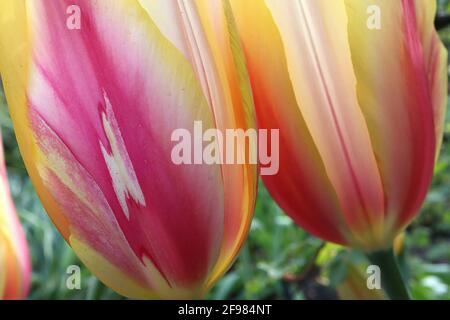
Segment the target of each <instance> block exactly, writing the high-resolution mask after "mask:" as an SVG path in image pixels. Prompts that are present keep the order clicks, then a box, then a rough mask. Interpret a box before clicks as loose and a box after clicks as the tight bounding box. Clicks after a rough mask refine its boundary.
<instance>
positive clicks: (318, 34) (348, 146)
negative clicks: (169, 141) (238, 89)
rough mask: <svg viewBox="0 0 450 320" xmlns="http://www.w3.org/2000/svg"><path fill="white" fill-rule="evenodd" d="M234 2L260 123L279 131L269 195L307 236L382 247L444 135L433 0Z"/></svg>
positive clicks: (398, 227)
mask: <svg viewBox="0 0 450 320" xmlns="http://www.w3.org/2000/svg"><path fill="white" fill-rule="evenodd" d="M231 5H232V9H233V12H234V15H235V19H236V23H237V25H238V30H239V33H240V37H241V41H242V43H243V47H244V51H245V55H246V60H247V64H248V69H249V75H250V79H251V83H252V89H253V95H254V100H255V105H256V113H257V120H258V125H259V126H260V127H261V128H266V129H267V128H280V171H279V174H278V175H275V176H265V177H264V182H265V185H266V186H267V188H268V190H269V192H270V193H271V195H272V196H273V198H274V199H275V200H276V201H277V203H278V204H279V205H280V206H281V207H282V208H283V209H284V210H285V211H286V212H287V214H288V215H290V216H291V217H292V218H293V219H294V220H295V221H296V222H297V223H298V224H299V225H300V226H302V227H303V228H304V229H306V230H307V231H309V232H311V233H312V234H313V235H316V236H318V237H320V238H322V239H324V240H327V241H331V242H335V243H338V244H343V245H346V246H350V247H352V248H357V249H362V250H364V251H365V252H369V253H372V252H378V251H386V249H387V248H390V247H391V246H392V243H393V240H394V239H395V237H396V235H398V234H399V233H401V232H402V230H404V229H405V228H406V227H407V226H408V224H409V223H410V222H411V220H412V219H413V218H414V217H415V216H416V214H417V213H418V211H419V209H420V207H421V205H422V203H423V201H424V198H425V196H426V193H427V190H428V188H429V185H430V182H431V179H432V175H433V167H434V164H435V160H436V157H437V154H438V151H439V148H440V143H441V139H442V135H443V126H444V114H445V106H446V97H447V52H446V50H445V48H444V46H443V45H442V43H441V42H440V40H439V37H438V35H437V33H436V31H435V29H434V26H433V21H434V16H435V13H436V1H429V0H415V1H414V0H411V1H410V0H402V1H392V0H380V1H376V2H374V1H369V0H339V1H328V0H299V1H291V0H247V1H240V0H231ZM386 255H387V254H385V256H386ZM392 256H393V255H391V257H392Z"/></svg>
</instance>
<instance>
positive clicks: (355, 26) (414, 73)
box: [345, 0, 447, 240]
mask: <svg viewBox="0 0 450 320" xmlns="http://www.w3.org/2000/svg"><path fill="white" fill-rule="evenodd" d="M345 2H346V6H347V13H348V16H349V23H350V24H349V27H348V29H349V41H350V47H351V52H352V57H353V65H354V70H355V74H356V78H357V90H358V99H359V103H360V106H361V109H362V111H363V113H364V116H365V119H366V121H367V124H368V128H369V131H370V136H371V140H372V144H373V148H374V153H375V155H376V157H377V160H378V165H379V168H380V172H381V177H382V181H383V186H384V190H385V194H386V195H387V199H386V200H387V201H386V209H385V210H386V216H387V221H386V223H385V231H384V233H385V235H386V238H391V239H390V240H393V237H394V236H395V233H396V230H398V229H399V228H402V227H403V226H404V225H406V224H407V223H408V222H409V221H410V219H411V218H412V217H413V216H414V215H415V214H417V211H418V209H419V207H420V205H421V204H422V202H423V199H424V197H425V194H426V192H427V190H428V187H429V184H430V181H431V177H432V173H433V165H434V161H435V157H436V141H440V139H441V137H440V135H441V132H442V121H443V114H444V112H443V107H444V104H445V103H444V101H445V96H446V93H445V89H444V87H445V84H446V80H445V79H446V77H447V76H446V71H445V67H444V61H445V60H446V54H445V51H444V49H443V48H442V45H441V44H440V43H439V41H438V39H437V38H436V34H435V31H434V28H433V16H434V14H435V1H426V4H425V2H424V1H418V2H413V1H388V0H385V1H379V2H377V5H378V6H379V8H380V11H381V14H382V23H383V25H382V27H381V29H380V30H370V29H368V28H367V27H366V23H367V15H364V14H363V13H364V12H366V10H367V6H368V5H369V4H371V2H370V1H355V0H346V1H345ZM416 6H417V7H416ZM421 6H425V7H424V8H422V9H426V10H419V8H418V7H421ZM427 39H428V40H427ZM424 41H426V42H424ZM380 70H386V72H388V74H386V72H380ZM437 79H439V80H437ZM433 110H434V111H433ZM389 235H390V236H389Z"/></svg>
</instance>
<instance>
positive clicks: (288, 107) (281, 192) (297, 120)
mask: <svg viewBox="0 0 450 320" xmlns="http://www.w3.org/2000/svg"><path fill="white" fill-rule="evenodd" d="M231 5H232V8H233V12H234V14H235V18H236V22H237V25H238V29H239V33H240V36H241V38H242V43H243V46H244V51H245V54H246V60H247V64H248V69H249V73H250V79H251V82H252V86H253V95H254V99H255V105H256V108H257V114H258V124H259V126H260V128H265V129H280V166H279V168H280V171H279V172H278V174H277V175H274V176H264V177H263V179H264V182H265V184H266V186H267V187H268V189H269V191H270V192H271V195H272V196H273V197H274V198H275V199H276V200H277V202H278V203H279V204H280V205H281V207H282V208H283V209H285V210H286V211H287V212H288V213H289V214H290V215H291V217H293V218H294V219H295V220H296V221H297V222H298V223H299V224H301V225H303V226H304V227H305V228H306V229H307V230H309V231H310V232H312V233H313V234H315V235H318V236H321V237H324V238H326V239H328V240H330V241H335V242H339V243H345V242H346V241H347V240H346V238H347V237H348V235H347V234H348V232H347V229H346V226H345V223H344V222H343V221H342V219H341V218H340V217H341V209H340V207H339V203H338V201H337V197H336V194H335V192H334V190H333V188H332V186H331V183H330V180H329V178H328V177H327V175H326V174H325V170H324V167H323V162H322V160H321V158H320V155H319V154H318V151H317V148H316V146H315V144H314V142H313V140H312V138H311V135H310V133H309V130H308V128H307V126H306V123H305V121H304V119H303V117H302V115H301V113H300V110H299V108H298V105H297V101H296V98H295V95H294V91H293V87H292V83H291V80H290V78H289V73H288V66H287V61H286V58H285V53H284V47H283V43H282V39H281V36H280V34H279V31H278V30H277V27H276V24H275V21H274V20H273V17H272V15H271V13H270V11H269V8H268V7H267V6H266V4H265V3H264V2H262V1H258V0H250V1H246V2H241V1H231ZM274 84H276V85H274ZM298 137H302V138H301V139H298ZM299 181H305V182H307V183H299ZM330 230H331V231H330Z"/></svg>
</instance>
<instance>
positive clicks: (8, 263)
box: [0, 134, 31, 300]
mask: <svg viewBox="0 0 450 320" xmlns="http://www.w3.org/2000/svg"><path fill="white" fill-rule="evenodd" d="M30 278H31V267H30V257H29V253H28V247H27V242H26V239H25V234H24V233H23V230H22V227H21V225H20V222H19V218H18V217H17V215H16V210H15V208H14V204H13V201H12V199H11V194H10V191H9V186H8V178H7V176H6V168H5V163H4V158H3V146H2V144H1V134H0V300H17V299H25V298H26V297H27V295H28V289H29V285H30Z"/></svg>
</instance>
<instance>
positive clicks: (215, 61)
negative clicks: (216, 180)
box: [182, 0, 257, 286]
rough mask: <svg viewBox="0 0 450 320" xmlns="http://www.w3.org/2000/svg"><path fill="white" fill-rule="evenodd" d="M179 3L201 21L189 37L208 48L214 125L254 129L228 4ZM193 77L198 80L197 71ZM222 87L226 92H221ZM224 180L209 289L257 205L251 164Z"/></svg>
mask: <svg viewBox="0 0 450 320" xmlns="http://www.w3.org/2000/svg"><path fill="white" fill-rule="evenodd" d="M182 2H184V5H185V6H184V8H185V10H186V11H187V12H190V13H191V15H194V13H195V14H196V15H197V16H198V17H199V21H200V24H201V26H200V25H198V26H197V27H196V28H195V25H194V23H193V22H194V21H197V20H196V19H192V17H191V19H190V22H191V26H193V27H194V29H193V30H196V31H194V32H193V34H195V35H198V34H200V32H199V30H204V34H203V36H204V39H203V40H201V39H200V40H199V41H197V43H204V44H208V46H207V47H203V48H199V49H200V51H201V52H202V55H205V54H206V55H207V57H208V58H205V57H203V59H202V61H205V60H206V61H212V65H211V66H208V65H205V64H204V63H202V66H203V69H205V70H207V72H206V74H205V78H204V79H205V80H204V82H205V83H206V84H207V85H206V87H207V89H206V92H205V95H206V96H210V97H218V98H216V99H215V100H211V102H210V103H211V105H212V108H213V112H214V117H215V123H216V126H217V127H218V128H219V129H220V130H221V131H222V132H226V130H227V129H243V130H244V131H246V130H247V129H252V128H255V115H254V106H253V97H252V95H251V86H250V82H249V80H248V73H247V70H246V65H245V58H244V55H243V53H242V49H241V47H240V42H239V38H238V33H237V29H236V25H235V22H234V19H233V15H232V11H231V6H230V4H229V2H228V1H209V0H197V1H195V2H192V1H189V0H186V1H182ZM194 3H195V5H194ZM187 16H189V15H187ZM191 48H193V47H192V46H191ZM191 50H192V49H191ZM197 74H198V75H200V77H201V73H199V70H197ZM224 88H226V90H223V89H224ZM204 91H205V87H204ZM229 106H232V107H231V108H230V107H229ZM227 143H228V141H227ZM241 147H242V148H245V149H246V153H247V152H248V150H249V149H250V148H251V147H250V146H239V148H241ZM222 177H223V179H224V204H225V206H224V211H225V216H224V217H225V220H224V238H223V241H222V246H221V253H220V256H219V259H218V261H217V263H216V265H215V268H214V269H213V271H212V273H211V276H210V279H209V286H211V285H212V284H214V283H215V282H216V281H217V280H218V279H219V277H220V276H222V274H223V273H225V272H226V271H227V269H228V268H229V266H230V265H231V263H232V262H233V261H234V259H235V258H236V256H237V253H238V252H239V250H240V248H241V246H242V244H243V242H244V240H245V239H246V236H247V232H248V230H249V229H250V223H251V219H252V216H253V215H252V214H253V210H254V205H255V201H254V200H255V198H256V189H257V166H256V164H251V163H246V164H244V165H241V164H225V165H223V166H222Z"/></svg>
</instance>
